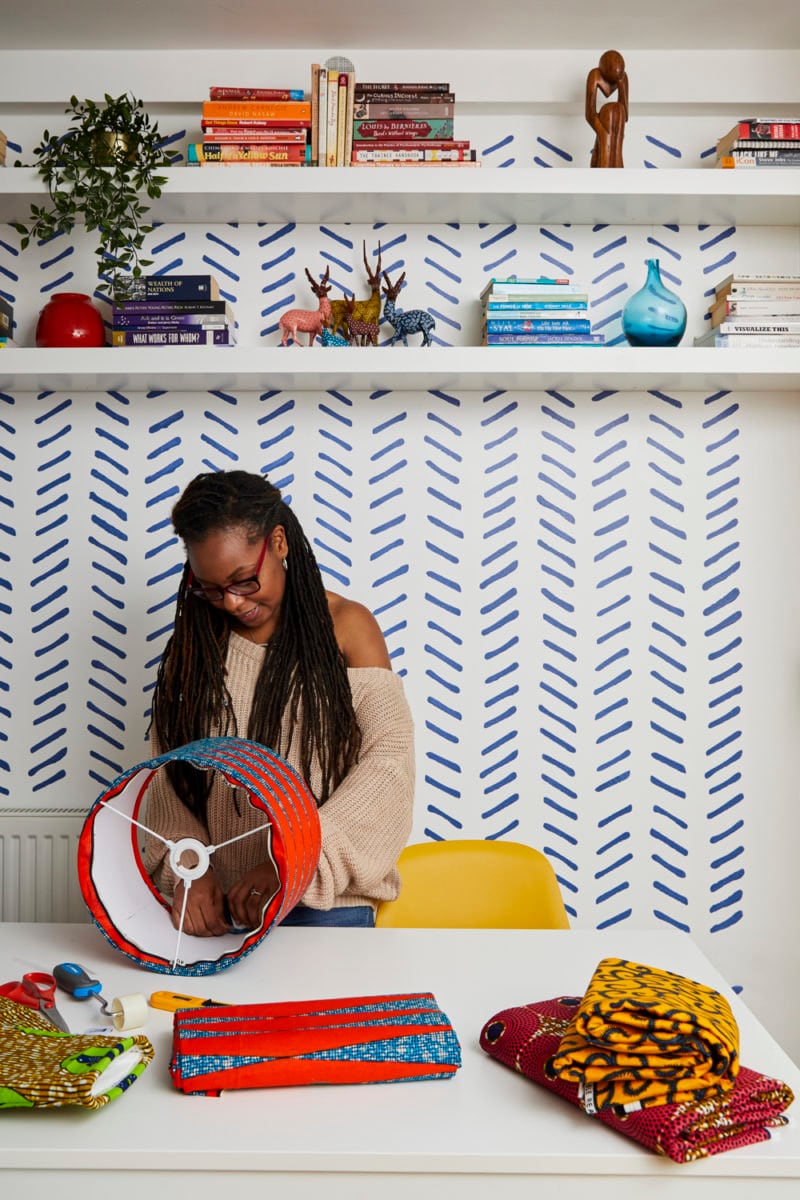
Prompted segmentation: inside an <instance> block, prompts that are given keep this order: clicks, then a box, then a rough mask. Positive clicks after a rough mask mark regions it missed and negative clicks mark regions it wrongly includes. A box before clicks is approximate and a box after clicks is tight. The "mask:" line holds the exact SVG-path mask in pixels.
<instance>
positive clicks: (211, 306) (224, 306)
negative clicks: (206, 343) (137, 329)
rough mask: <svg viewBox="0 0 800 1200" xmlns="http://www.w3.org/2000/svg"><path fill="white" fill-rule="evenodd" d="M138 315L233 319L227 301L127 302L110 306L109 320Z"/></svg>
mask: <svg viewBox="0 0 800 1200" xmlns="http://www.w3.org/2000/svg"><path fill="white" fill-rule="evenodd" d="M130 313H140V314H141V315H142V316H156V317H174V316H183V315H184V314H185V313H202V314H203V315H204V316H206V315H210V316H218V317H228V318H230V319H232V318H233V309H232V307H231V305H230V304H229V303H228V301H227V300H128V301H125V303H123V304H113V305H112V306H111V320H112V321H114V320H115V319H116V318H117V316H128V315H129V314H130Z"/></svg>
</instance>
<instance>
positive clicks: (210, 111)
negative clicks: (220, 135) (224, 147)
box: [200, 100, 311, 121]
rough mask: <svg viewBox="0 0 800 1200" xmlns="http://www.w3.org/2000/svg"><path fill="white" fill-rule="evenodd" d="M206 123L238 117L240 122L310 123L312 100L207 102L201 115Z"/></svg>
mask: <svg viewBox="0 0 800 1200" xmlns="http://www.w3.org/2000/svg"><path fill="white" fill-rule="evenodd" d="M200 115H201V116H202V117H203V118H204V119H205V120H206V121H208V120H213V119H214V118H215V117H228V118H232V117H236V118H238V119H239V120H240V121H247V120H252V119H253V118H256V119H257V120H259V121H265V120H269V121H274V120H281V121H290V120H297V121H310V120H311V101H310V100H275V101H269V100H241V101H237V100H206V101H204V103H203V107H202V110H201V114H200Z"/></svg>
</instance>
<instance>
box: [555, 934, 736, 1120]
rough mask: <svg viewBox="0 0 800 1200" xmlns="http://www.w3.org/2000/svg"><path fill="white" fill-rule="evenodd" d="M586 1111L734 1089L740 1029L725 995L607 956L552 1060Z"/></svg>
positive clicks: (693, 1097) (632, 1108) (708, 1096)
mask: <svg viewBox="0 0 800 1200" xmlns="http://www.w3.org/2000/svg"><path fill="white" fill-rule="evenodd" d="M553 1069H554V1071H555V1072H556V1073H557V1074H558V1075H560V1076H561V1077H562V1078H563V1079H569V1080H572V1081H574V1082H575V1083H577V1084H578V1088H579V1092H580V1094H581V1097H582V1100H583V1104H584V1107H585V1109H586V1111H587V1112H590V1113H591V1112H594V1111H598V1112H601V1111H602V1110H603V1109H606V1108H611V1107H612V1105H621V1106H622V1107H623V1108H624V1109H625V1110H626V1111H627V1112H635V1111H636V1110H637V1109H639V1108H646V1107H648V1106H650V1105H654V1104H671V1103H673V1102H677V1101H681V1100H698V1101H699V1100H707V1099H711V1098H712V1097H714V1096H719V1095H721V1094H722V1093H723V1092H726V1091H730V1089H731V1088H732V1087H733V1081H734V1079H735V1078H736V1074H737V1071H738V1069H739V1029H738V1026H737V1024H736V1019H735V1018H734V1015H733V1013H732V1012H731V1008H730V1005H729V1004H728V1001H727V1000H726V999H725V997H724V996H722V995H720V993H719V992H716V991H714V989H713V988H710V987H706V986H705V984H702V983H695V982H694V980H692V979H686V978H684V976H682V975H673V974H672V972H670V971H661V970H659V969H658V968H656V967H647V966H644V965H643V964H642V963H634V962H628V961H627V960H626V959H622V958H604V959H602V960H601V961H600V962H599V963H598V965H597V967H596V968H595V971H594V974H593V975H592V978H591V981H590V983H589V987H588V989H587V991H586V994H585V995H584V997H583V999H582V1000H581V1003H580V1005H579V1007H578V1009H577V1011H576V1012H575V1014H574V1016H573V1018H572V1020H571V1021H570V1024H569V1028H568V1029H567V1031H566V1033H565V1034H564V1037H563V1039H562V1042H561V1045H560V1046H559V1048H558V1053H557V1054H556V1055H555V1057H554V1059H553Z"/></svg>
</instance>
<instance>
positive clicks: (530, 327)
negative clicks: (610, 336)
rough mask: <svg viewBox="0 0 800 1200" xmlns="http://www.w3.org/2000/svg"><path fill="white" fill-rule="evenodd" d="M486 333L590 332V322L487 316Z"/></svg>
mask: <svg viewBox="0 0 800 1200" xmlns="http://www.w3.org/2000/svg"><path fill="white" fill-rule="evenodd" d="M486 332H487V333H591V332H592V323H591V321H589V320H587V319H583V320H581V319H579V318H575V319H574V320H563V321H559V320H552V319H549V318H547V317H545V318H544V319H537V320H534V321H530V320H525V319H522V320H517V319H512V320H502V319H494V318H491V317H490V318H489V319H488V320H487V321H486Z"/></svg>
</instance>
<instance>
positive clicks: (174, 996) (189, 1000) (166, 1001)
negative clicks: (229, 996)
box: [150, 992, 227, 1012]
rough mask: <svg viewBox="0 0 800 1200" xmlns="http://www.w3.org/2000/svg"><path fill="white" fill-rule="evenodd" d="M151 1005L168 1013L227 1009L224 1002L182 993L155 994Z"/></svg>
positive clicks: (151, 999) (151, 998)
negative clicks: (186, 1009)
mask: <svg viewBox="0 0 800 1200" xmlns="http://www.w3.org/2000/svg"><path fill="white" fill-rule="evenodd" d="M150 1004H151V1007H153V1008H161V1009H164V1010H165V1011H166V1012H177V1011H178V1009H179V1008H227V1005H226V1004H225V1002H224V1001H222V1000H204V999H203V997H202V996H184V995H182V994H181V993H180V992H153V994H152V996H151V997H150Z"/></svg>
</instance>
